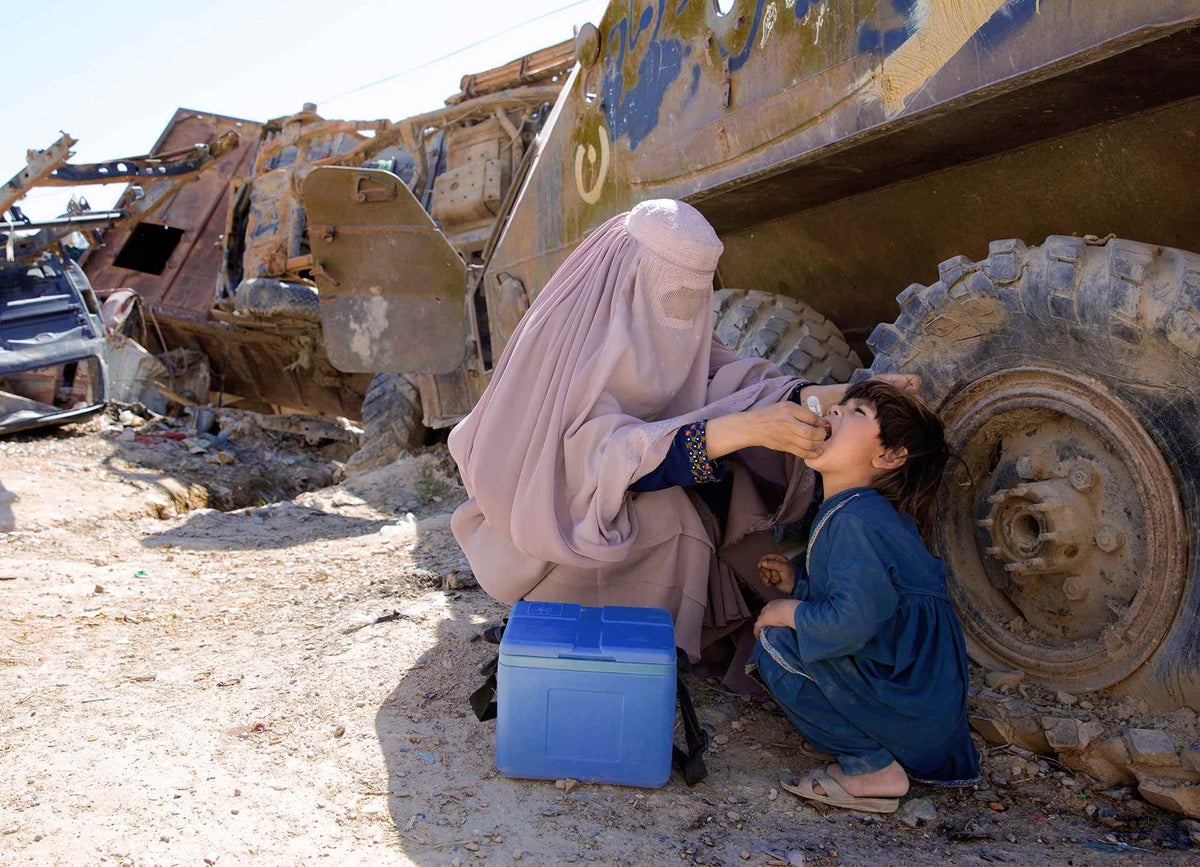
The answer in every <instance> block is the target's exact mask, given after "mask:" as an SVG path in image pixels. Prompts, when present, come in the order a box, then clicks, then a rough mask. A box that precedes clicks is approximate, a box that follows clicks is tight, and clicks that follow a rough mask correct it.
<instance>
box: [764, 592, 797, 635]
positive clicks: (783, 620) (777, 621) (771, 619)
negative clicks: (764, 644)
mask: <svg viewBox="0 0 1200 867" xmlns="http://www.w3.org/2000/svg"><path fill="white" fill-rule="evenodd" d="M799 605H800V603H799V602H797V601H796V600H795V599H776V600H775V601H774V602H768V603H767V604H766V605H764V606H763V610H762V611H760V612H758V620H756V621H755V622H754V637H755V638H758V633H760V632H762V630H763V627H764V626H786V627H788V628H789V629H795V628H796V609H797V608H798V607H799Z"/></svg>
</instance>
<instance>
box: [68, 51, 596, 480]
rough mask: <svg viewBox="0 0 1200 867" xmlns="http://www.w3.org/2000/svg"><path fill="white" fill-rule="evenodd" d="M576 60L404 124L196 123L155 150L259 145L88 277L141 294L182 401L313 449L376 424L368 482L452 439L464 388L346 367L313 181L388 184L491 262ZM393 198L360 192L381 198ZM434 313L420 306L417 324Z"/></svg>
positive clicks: (294, 119)
mask: <svg viewBox="0 0 1200 867" xmlns="http://www.w3.org/2000/svg"><path fill="white" fill-rule="evenodd" d="M574 62H575V56H574V45H573V42H571V41H566V42H563V43H560V44H558V45H553V46H550V47H548V48H545V49H542V50H540V51H537V52H534V53H532V54H529V55H526V56H524V57H521V58H518V59H517V60H514V61H512V62H511V63H507V64H504V65H503V66H500V67H497V68H495V69H490V70H486V71H483V72H479V73H476V74H472V75H467V76H465V77H464V78H463V79H462V81H461V85H460V91H459V93H457V94H454V95H453V96H451V97H450V98H449V99H447V100H446V105H445V106H443V107H441V108H438V109H435V110H433V111H430V112H426V113H423V114H420V115H417V116H414V117H409V118H405V119H403V120H398V121H391V120H368V121H346V120H335V119H326V118H323V117H321V116H320V115H319V114H318V113H317V107H316V106H315V105H312V104H306V105H305V106H304V107H303V110H302V111H300V112H298V113H296V114H293V115H288V116H285V117H280V118H276V119H273V120H269V121H267V122H265V123H256V122H253V121H248V120H241V119H237V118H229V117H221V116H217V115H212V114H205V113H200V112H196V111H191V110H188V109H180V110H179V111H178V112H176V114H175V116H174V118H172V120H171V122H170V123H169V124H168V126H167V128H166V129H165V130H164V132H163V133H162V135H161V137H160V138H159V140H158V142H157V143H156V144H155V145H154V147H153V148H152V150H151V152H152V153H155V154H158V153H162V152H164V151H169V150H171V149H173V148H177V147H179V146H180V145H181V144H182V143H184V142H191V141H206V140H211V138H212V136H214V135H215V134H216V133H217V131H218V130H221V129H224V128H227V127H233V128H235V129H236V130H237V131H238V132H239V133H240V134H241V136H242V142H243V143H242V144H241V146H240V147H238V148H237V149H236V150H235V151H233V152H230V153H229V154H227V155H226V156H225V157H224V158H223V159H221V160H219V161H218V164H217V166H216V168H215V170H214V171H213V172H210V173H208V174H206V175H205V176H204V177H203V178H200V179H198V180H197V181H196V182H194V183H192V184H190V185H188V186H187V187H186V188H184V189H182V190H180V191H179V193H178V195H176V196H175V197H174V198H172V200H171V201H170V202H169V203H168V205H167V206H166V207H165V208H164V209H162V210H161V211H160V212H158V213H156V214H154V215H153V217H150V218H147V219H141V220H136V221H131V222H129V223H126V224H125V225H123V226H121V227H117V228H115V229H113V230H111V231H108V232H106V233H105V235H104V245H103V246H102V247H99V248H97V249H93V250H90V251H89V252H88V253H87V254H85V255H84V257H82V258H81V260H80V264H81V265H82V267H83V269H84V271H85V272H86V273H87V275H88V278H89V279H90V280H91V282H92V284H93V285H94V286H96V287H97V289H98V290H99V292H100V294H101V297H106V295H107V291H108V290H109V287H112V288H116V287H123V288H128V289H131V290H132V291H133V292H135V293H136V294H137V296H138V298H139V299H140V302H141V304H142V308H143V311H144V314H145V318H146V320H147V323H148V326H149V327H148V331H149V333H148V335H147V339H148V341H149V342H148V344H147V347H148V348H149V349H150V350H151V351H152V352H153V353H154V354H155V355H156V356H157V357H158V358H159V359H161V360H163V361H164V363H165V364H166V367H167V369H168V373H169V374H170V376H171V377H172V381H173V382H174V383H175V385H173V386H172V390H173V391H176V392H180V393H183V392H186V393H189V394H190V395H191V396H192V397H194V399H195V400H196V401H197V402H198V403H201V404H203V403H206V402H209V401H210V400H211V402H212V403H214V404H220V405H224V406H230V407H236V408H239V409H244V410H251V411H255V412H259V413H263V414H265V415H264V416H263V419H262V420H263V423H264V424H267V425H269V426H271V425H275V426H277V427H275V429H277V430H283V429H287V430H292V431H294V432H295V428H296V427H297V426H298V425H300V426H303V427H304V428H305V430H304V432H305V435H311V428H312V426H313V425H314V424H319V423H320V422H321V420H320V419H313V418H311V416H328V417H341V418H345V419H350V420H352V421H359V420H361V422H362V426H363V427H364V428H365V429H366V433H367V439H368V440H369V441H370V442H372V443H373V446H372V447H371V448H370V449H365V450H364V451H363V452H362V453H360V454H359V455H356V456H355V459H354V460H352V461H351V465H350V468H351V469H365V468H367V467H369V466H372V465H375V464H378V463H382V462H385V461H386V460H388V459H389V458H390V457H394V456H395V453H396V452H397V451H398V450H402V449H404V448H409V447H413V446H418V445H422V444H423V443H424V441H425V438H426V435H427V428H440V427H444V426H445V418H444V413H443V412H442V411H441V406H442V405H443V404H447V403H450V404H455V405H457V403H459V402H461V400H460V398H459V397H458V396H457V395H458V392H459V391H461V390H462V387H463V383H462V381H461V377H440V378H438V380H437V382H436V387H432V385H433V384H434V379H433V378H432V377H430V378H429V383H418V382H417V378H416V377H413V378H409V377H407V376H405V375H403V374H399V373H380V374H378V375H375V374H373V373H364V372H353V371H352V372H346V371H344V370H341V369H338V367H337V366H336V359H334V360H333V361H332V362H331V359H330V357H329V354H328V351H327V349H326V345H325V338H324V334H323V332H322V326H321V321H320V316H319V312H318V294H317V288H316V280H317V279H318V277H323V275H319V274H318V273H317V271H318V269H317V268H316V267H315V266H314V263H313V257H312V252H311V248H310V238H309V229H308V223H309V221H308V215H307V213H306V211H305V209H304V207H303V205H302V203H301V201H300V190H301V188H302V185H303V182H304V179H305V178H306V177H307V176H308V174H309V173H310V172H311V171H313V170H314V169H316V168H320V167H327V166H339V167H348V168H354V169H357V168H361V167H364V166H366V167H370V168H372V169H375V170H384V171H386V172H387V173H388V176H389V177H390V178H395V179H397V182H399V183H403V184H404V185H405V187H406V188H407V190H408V192H409V193H410V194H411V195H412V197H413V198H414V200H415V201H417V202H419V203H420V207H422V208H424V209H425V211H426V212H427V213H429V214H430V215H432V218H433V219H435V220H436V221H437V224H438V226H439V228H440V230H441V231H442V232H443V233H444V235H445V237H446V238H447V239H448V241H449V243H450V244H451V245H452V247H453V252H452V253H451V255H453V256H454V257H455V258H456V259H458V260H459V261H460V262H463V263H465V264H466V266H468V267H470V266H478V265H480V264H481V263H482V261H483V252H484V247H485V246H486V244H487V241H488V239H489V238H490V237H491V235H492V227H493V224H494V223H495V221H496V219H497V215H498V214H502V213H505V212H506V211H507V207H506V205H505V202H506V197H508V196H509V195H511V194H512V193H513V192H514V191H515V189H516V188H517V187H518V186H519V179H520V177H521V176H522V173H523V172H524V171H527V170H528V167H529V166H530V164H531V154H532V152H533V147H532V145H533V140H534V138H535V136H536V135H537V134H538V132H539V131H540V130H541V128H542V126H543V125H544V124H545V122H546V119H547V117H548V115H549V111H550V108H551V106H552V105H553V104H554V101H555V100H556V99H557V97H558V94H559V92H560V91H561V89H562V85H563V82H564V81H565V78H566V75H567V73H568V72H569V70H570V68H571V66H572V65H573V64H574ZM381 192H382V191H381V190H379V189H376V188H374V187H371V188H363V189H361V190H358V191H356V195H359V196H361V197H362V198H363V200H364V201H375V200H376V199H377V198H378V197H379V196H380V195H381ZM129 199H130V194H129V193H127V194H126V195H125V196H124V197H123V198H122V199H121V200H120V201H119V202H118V207H124V206H125V205H126V204H127V202H128V200H129ZM419 306H420V299H418V298H414V307H413V310H412V311H410V314H412V315H416V311H417V309H418V307H419ZM210 392H211V397H210ZM447 395H449V396H447ZM422 398H424V400H422ZM330 423H332V419H331V420H330V421H329V422H325V424H326V425H328V424H330Z"/></svg>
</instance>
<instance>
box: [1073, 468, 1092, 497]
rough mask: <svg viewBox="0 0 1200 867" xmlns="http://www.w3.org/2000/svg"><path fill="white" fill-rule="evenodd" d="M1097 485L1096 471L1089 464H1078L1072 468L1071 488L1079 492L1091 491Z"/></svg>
mask: <svg viewBox="0 0 1200 867" xmlns="http://www.w3.org/2000/svg"><path fill="white" fill-rule="evenodd" d="M1094 484H1096V471H1095V470H1093V469H1092V468H1091V467H1089V466H1088V465H1087V464H1076V465H1075V466H1073V467H1071V487H1073V488H1074V489H1075V490H1077V491H1087V490H1090V489H1091V487H1092V485H1094Z"/></svg>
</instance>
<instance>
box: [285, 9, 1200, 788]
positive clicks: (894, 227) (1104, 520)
mask: <svg viewBox="0 0 1200 867" xmlns="http://www.w3.org/2000/svg"><path fill="white" fill-rule="evenodd" d="M721 7H722V8H724V9H725V11H721V9H720V8H718V5H717V4H716V3H715V2H713V0H683V2H678V3H675V2H673V3H668V4H662V3H651V2H646V0H639V2H634V3H612V4H611V5H610V6H609V8H608V11H607V12H606V13H605V15H604V17H603V19H602V20H601V21H600V22H599V24H598V26H595V27H593V26H590V25H589V26H585V27H584V28H583V29H581V30H580V32H579V36H578V40H577V57H578V60H579V63H578V65H577V66H576V67H575V69H574V71H573V72H572V73H571V76H570V78H569V79H568V80H567V82H566V86H565V87H564V89H563V92H562V95H561V96H560V98H559V100H558V102H557V103H556V104H555V107H554V110H553V113H552V114H551V116H550V119H549V120H548V122H547V123H546V126H545V128H544V129H543V130H542V132H541V134H540V135H539V136H538V139H537V141H536V143H535V144H534V146H533V147H532V148H531V149H530V150H529V151H528V152H527V153H526V155H525V158H524V162H523V165H522V167H521V170H520V172H519V173H518V181H517V183H515V184H514V186H513V189H512V192H511V194H510V195H509V196H507V198H506V201H505V202H504V207H503V210H502V213H501V215H500V218H499V219H498V220H497V222H496V225H495V230H494V232H493V234H492V237H491V238H490V240H489V241H488V243H487V245H486V247H485V248H484V251H483V253H482V262H474V261H471V260H467V259H464V258H463V257H462V256H459V255H457V254H456V251H455V249H454V247H453V246H452V245H451V244H450V243H449V242H448V241H447V240H446V239H445V238H443V237H442V234H441V233H440V232H439V230H438V227H437V226H436V224H435V223H434V222H433V221H432V220H431V219H430V218H429V216H428V214H427V213H426V211H425V209H424V208H423V207H422V206H421V202H420V201H418V200H417V199H416V198H415V197H414V196H413V195H411V191H410V190H409V188H408V186H407V185H406V184H405V183H404V182H403V180H402V179H401V178H400V177H398V176H397V175H395V174H393V173H391V172H388V171H384V170H378V169H365V168H360V169H355V168H319V169H317V170H314V171H313V172H311V173H310V174H309V176H308V178H307V180H306V182H305V186H304V197H303V201H304V205H305V208H306V210H307V212H308V219H309V238H310V242H311V247H312V256H313V268H314V273H315V274H316V275H317V284H318V287H319V290H320V295H319V297H320V313H321V319H322V322H323V325H324V329H325V340H326V345H327V347H328V349H329V355H330V358H331V359H332V360H333V362H334V364H335V365H336V366H338V367H340V368H341V369H343V370H353V371H372V372H381V371H386V372H389V373H391V374H393V375H399V374H407V375H409V376H411V377H412V378H413V380H414V381H415V382H416V383H417V384H418V385H419V388H420V391H421V397H422V400H423V401H424V402H425V405H426V407H429V406H431V405H432V406H436V407H437V411H436V413H434V415H435V416H436V418H437V419H439V420H440V423H441V424H446V425H448V424H451V423H452V422H453V421H454V420H455V419H457V418H460V417H461V416H462V415H464V414H465V413H467V412H468V411H469V410H470V408H471V406H472V405H473V404H474V402H475V400H476V399H477V398H478V396H479V394H480V393H481V390H482V389H483V387H484V386H485V385H486V383H487V380H488V375H489V373H490V371H491V370H492V369H493V367H494V365H495V364H496V362H497V360H498V359H499V358H500V355H501V353H502V351H503V349H504V345H505V342H506V340H507V339H508V337H509V335H510V334H511V333H512V330H513V328H514V326H515V324H516V322H517V321H518V319H519V317H520V315H521V314H522V312H523V311H524V310H525V309H527V307H528V305H529V302H530V300H531V299H532V298H533V297H534V296H535V295H536V293H537V292H538V290H539V289H540V288H541V287H542V286H543V285H545V283H546V281H547V280H548V278H549V277H550V275H551V274H552V273H553V272H554V270H555V269H556V268H557V267H558V265H559V264H561V263H562V262H563V260H564V259H565V258H566V256H567V255H568V254H569V253H570V252H571V250H573V249H574V248H575V246H576V245H577V244H579V242H580V241H581V240H582V239H583V237H584V236H585V235H586V234H587V233H588V232H589V231H590V230H592V229H594V228H595V227H596V226H598V225H600V224H601V223H602V222H603V221H604V220H605V219H607V218H608V217H610V216H612V215H614V214H616V213H619V212H621V211H624V210H627V209H628V208H629V207H631V206H632V205H633V204H635V203H637V202H638V201H641V200H644V199H648V198H657V197H674V198H682V199H685V200H687V201H688V202H690V203H692V204H693V205H695V206H696V207H697V208H699V209H700V210H701V211H702V212H703V213H704V214H705V215H706V216H707V217H708V218H709V219H710V221H711V222H712V224H713V225H714V227H715V228H716V229H717V232H718V233H719V234H720V236H721V238H722V240H723V241H724V244H725V253H724V256H723V257H722V259H721V263H720V266H719V272H718V278H717V279H718V285H717V287H716V288H717V291H716V294H715V305H716V306H715V309H714V311H713V316H714V325H715V330H716V334H717V335H718V336H719V337H720V338H721V339H722V340H723V341H725V342H726V343H727V344H729V345H730V346H731V347H733V348H735V349H736V350H737V351H739V352H743V353H753V354H757V355H763V356H766V357H769V358H771V359H772V360H774V361H775V362H776V363H777V364H778V365H779V366H780V367H782V368H783V369H785V370H789V371H792V372H795V373H797V374H800V375H805V376H807V377H808V378H810V379H819V380H824V379H827V378H832V379H845V378H846V377H848V376H850V374H851V372H852V371H853V370H854V368H856V367H858V366H859V364H860V359H862V360H864V361H868V360H869V361H871V362H872V363H871V370H874V371H894V370H903V371H905V372H912V373H918V374H920V375H921V376H922V377H923V378H924V395H925V397H926V398H927V399H928V400H929V401H931V402H932V403H933V404H934V405H935V406H936V407H937V408H938V409H939V411H940V412H941V414H942V415H943V416H944V417H945V419H946V421H947V423H948V431H949V435H950V438H951V440H952V444H953V446H954V448H955V449H956V451H957V452H958V453H959V454H960V455H961V457H962V459H963V460H962V464H961V465H959V466H957V467H956V468H955V469H954V470H953V472H951V473H950V476H949V478H948V479H947V482H946V486H945V489H944V491H943V495H942V497H941V508H940V521H939V525H940V532H939V537H938V539H937V540H936V542H937V548H938V551H939V553H940V555H941V556H942V557H943V558H944V559H945V561H946V562H947V564H948V566H949V569H950V571H951V576H952V580H951V587H952V592H953V596H954V601H955V603H956V607H957V609H958V611H959V613H960V615H961V618H962V621H963V625H964V629H965V632H966V634H967V638H968V642H969V646H970V651H971V655H972V657H973V658H974V659H975V660H976V661H977V662H978V663H980V664H982V665H984V666H986V667H988V668H990V669H994V670H1003V671H1007V670H1015V671H1020V672H1025V673H1026V674H1027V675H1028V677H1029V678H1030V679H1031V680H1033V681H1035V682H1036V683H1038V684H1042V685H1046V686H1048V687H1050V688H1051V690H1059V691H1064V694H1065V693H1067V692H1070V693H1074V692H1079V691H1094V690H1100V689H1105V688H1108V689H1111V690H1112V691H1113V693H1115V694H1116V695H1119V696H1120V695H1124V696H1127V697H1129V698H1130V700H1136V701H1140V702H1144V703H1145V705H1146V706H1148V707H1150V708H1159V709H1169V708H1172V707H1177V706H1180V705H1182V706H1186V707H1189V708H1191V709H1192V710H1193V711H1194V710H1196V709H1200V628H1198V627H1200V556H1198V553H1200V552H1198V551H1197V548H1198V547H1200V546H1198V545H1197V543H1196V540H1197V539H1200V463H1198V462H1197V459H1196V448H1195V443H1196V440H1197V439H1198V438H1200V256H1198V255H1197V254H1196V253H1195V252H1186V251H1200V221H1198V220H1197V217H1196V208H1195V202H1194V198H1195V190H1196V188H1197V185H1198V182H1200V147H1197V144H1196V129H1197V128H1200V99H1198V96H1200V0H1154V2H1141V3H1134V2H1111V3H1080V2H1077V0H987V2H974V3H958V2H951V0H931V2H921V3H914V2H900V0H896V2H886V0H878V2H866V3H851V2H849V0H824V2H816V0H813V2H806V0H797V2H790V0H789V2H781V0H735V2H729V3H722V4H721ZM389 228H390V231H389ZM962 254H965V255H962ZM938 263H941V264H940V265H939V264H938ZM914 281H915V282H914ZM905 286H908V288H907V289H905V288H904V287H905ZM897 305H898V306H897ZM860 375H865V374H860ZM429 415H430V413H429V412H428V409H427V417H428V416H429ZM1051 695H1053V692H1051ZM1006 701H1008V698H1007V697H1005V696H997V695H994V698H993V700H992V702H993V703H992V705H989V707H991V708H992V710H980V711H978V713H977V716H978V719H977V720H976V722H977V724H978V725H979V726H980V730H981V731H982V730H984V728H986V727H988V726H990V728H987V730H988V732H989V733H990V736H993V737H996V738H1000V739H1007V740H1020V739H1024V741H1023V742H1024V743H1026V744H1027V745H1028V746H1029V748H1031V749H1034V748H1036V749H1038V750H1039V751H1043V752H1049V751H1050V750H1051V749H1052V748H1053V749H1057V750H1058V751H1059V752H1060V755H1062V756H1067V757H1074V758H1071V760H1072V761H1075V762H1076V764H1077V766H1080V767H1086V768H1090V770H1089V772H1090V773H1094V774H1096V775H1100V776H1103V777H1106V778H1108V777H1112V778H1113V779H1116V780H1122V779H1123V780H1125V781H1132V780H1133V779H1134V777H1135V776H1136V777H1137V780H1138V782H1139V784H1140V785H1141V788H1142V791H1143V793H1144V794H1147V797H1150V796H1151V795H1150V794H1149V793H1151V792H1154V791H1158V790H1155V789H1154V788H1153V787H1154V786H1158V787H1159V789H1160V790H1165V788H1170V789H1171V790H1172V791H1176V790H1178V791H1179V792H1184V791H1185V790H1186V793H1185V794H1184V795H1171V796H1167V795H1162V794H1161V793H1160V794H1158V795H1155V797H1158V798H1159V800H1158V801H1156V802H1158V803H1164V804H1167V803H1174V804H1175V805H1176V806H1175V808H1176V809H1180V807H1179V806H1178V804H1179V803H1182V801H1181V800H1180V799H1185V800H1186V797H1191V798H1193V800H1194V802H1195V803H1196V804H1197V806H1196V807H1195V809H1197V810H1200V787H1197V782H1198V781H1200V767H1197V766H1196V759H1195V755H1196V754H1195V752H1194V750H1193V751H1192V752H1190V753H1189V752H1188V751H1187V749H1186V744H1181V743H1178V742H1176V743H1175V746H1174V748H1173V749H1174V752H1173V753H1171V756H1170V757H1168V760H1165V761H1159V760H1160V759H1161V758H1162V757H1161V756H1157V757H1155V758H1154V759H1148V758H1146V757H1145V756H1144V755H1143V753H1142V752H1141V751H1140V747H1139V746H1138V745H1137V743H1135V742H1134V741H1131V740H1130V739H1129V738H1128V737H1125V736H1123V735H1122V734H1121V732H1122V729H1121V728H1120V727H1116V728H1112V727H1110V725H1109V723H1110V721H1106V720H1102V719H1101V718H1100V717H1095V716H1094V717H1091V718H1088V717H1087V714H1086V713H1085V714H1084V716H1083V717H1080V716H1078V713H1079V709H1078V708H1076V709H1075V711H1074V712H1068V711H1067V710H1065V708H1064V707H1061V706H1060V707H1058V708H1057V709H1056V710H1052V711H1041V712H1040V715H1039V714H1038V713H1036V712H1035V713H1033V714H1032V715H1027V716H1026V717H1023V718H1020V719H1016V718H1009V717H1008V716H1004V713H1007V711H1005V712H1004V713H1001V712H1000V711H999V710H996V708H997V707H999V706H1000V705H1003V704H1004V702H1006ZM1005 706H1006V707H1009V706H1010V705H1005ZM1015 706H1016V705H1011V707H1015ZM1072 713H1074V714H1075V715H1074V716H1073V715H1072ZM1002 717H1003V718H1002ZM1191 718H1192V720H1193V724H1194V719H1195V715H1194V714H1193V715H1192V717H1191ZM1060 723H1061V725H1060ZM1135 740H1136V739H1135ZM1168 741H1170V739H1169V738H1168ZM1168 752H1170V751H1169V750H1168ZM1189 757H1190V758H1189ZM1064 760H1065V759H1064ZM1168 766H1169V767H1168ZM1155 768H1160V769H1162V768H1165V770H1161V771H1155ZM1164 779H1165V780H1167V782H1162V781H1163V780H1164ZM1171 781H1174V782H1171ZM1180 781H1188V782H1186V783H1183V782H1180ZM1181 786H1182V788H1180V787H1181ZM1189 786H1190V787H1191V788H1188V787H1189ZM1172 787H1174V788H1172ZM1172 798H1175V800H1174V801H1172V800H1171V799H1172Z"/></svg>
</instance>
